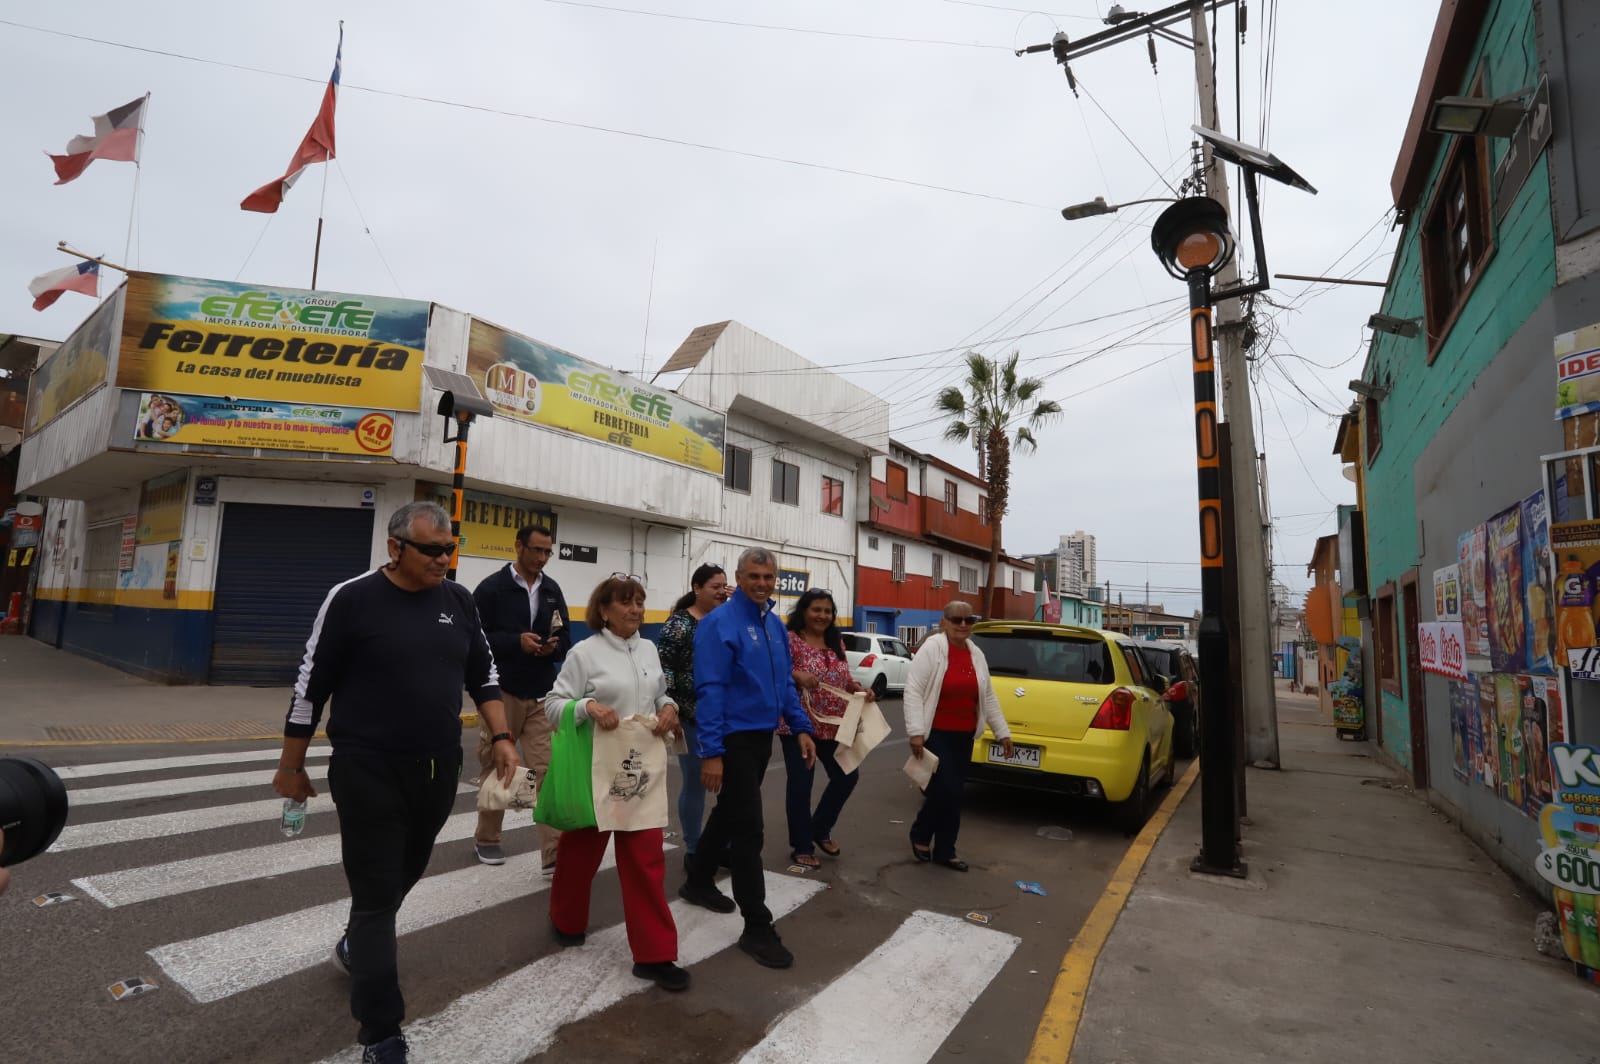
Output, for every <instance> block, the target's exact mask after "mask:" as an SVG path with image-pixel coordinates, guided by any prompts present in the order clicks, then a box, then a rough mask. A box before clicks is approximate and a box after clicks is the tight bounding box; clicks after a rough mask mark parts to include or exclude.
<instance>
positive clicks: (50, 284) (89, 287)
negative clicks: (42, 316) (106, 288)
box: [28, 262, 100, 310]
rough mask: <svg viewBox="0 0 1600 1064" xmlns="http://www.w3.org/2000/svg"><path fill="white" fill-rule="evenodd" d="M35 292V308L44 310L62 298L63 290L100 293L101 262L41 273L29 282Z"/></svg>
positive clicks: (30, 290) (94, 294) (82, 263)
mask: <svg viewBox="0 0 1600 1064" xmlns="http://www.w3.org/2000/svg"><path fill="white" fill-rule="evenodd" d="M28 291H29V292H31V293H33V309H34V310H43V309H45V308H46V307H48V306H49V305H50V304H52V303H54V302H55V301H56V300H58V299H60V298H61V293H62V292H82V293H83V294H84V295H86V296H98V295H99V294H100V264H99V263H98V262H80V263H78V264H77V265H76V266H66V267H63V268H61V269H59V270H51V271H50V272H49V273H41V274H40V275H39V276H37V277H35V278H34V279H33V280H31V281H29V282H28Z"/></svg>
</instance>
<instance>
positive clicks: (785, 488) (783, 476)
mask: <svg viewBox="0 0 1600 1064" xmlns="http://www.w3.org/2000/svg"><path fill="white" fill-rule="evenodd" d="M772 501H773V502H781V503H783V504H784V505H786V506H799V505H800V467H799V466H797V465H794V464H793V463H791V462H785V461H784V460H783V459H781V458H774V459H773V460H772Z"/></svg>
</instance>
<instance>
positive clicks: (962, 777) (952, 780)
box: [911, 728, 972, 861]
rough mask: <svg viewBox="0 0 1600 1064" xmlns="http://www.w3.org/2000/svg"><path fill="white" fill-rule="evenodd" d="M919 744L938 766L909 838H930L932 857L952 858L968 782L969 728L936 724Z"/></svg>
mask: <svg viewBox="0 0 1600 1064" xmlns="http://www.w3.org/2000/svg"><path fill="white" fill-rule="evenodd" d="M922 745H923V749H925V750H927V751H929V752H930V753H932V754H933V755H934V756H935V757H937V758H938V759H939V767H938V768H937V769H935V770H934V772H933V779H931V780H929V781H928V789H927V790H926V791H924V792H923V794H924V798H923V800H922V809H921V811H919V812H918V813H917V819H916V821H915V823H913V824H912V825H911V841H912V842H914V843H916V844H917V845H918V846H926V845H928V844H929V843H930V842H931V843H932V844H933V859H934V860H935V861H950V860H954V859H955V856H956V835H958V834H959V833H960V831H961V791H962V788H963V787H964V786H965V785H966V782H967V766H968V765H970V764H972V732H970V731H967V730H965V729H963V730H961V731H944V730H942V729H939V728H935V729H933V730H932V731H930V732H929V733H928V737H927V739H926V740H924V741H923V744H922Z"/></svg>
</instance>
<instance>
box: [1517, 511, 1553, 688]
mask: <svg viewBox="0 0 1600 1064" xmlns="http://www.w3.org/2000/svg"><path fill="white" fill-rule="evenodd" d="M1555 586H1556V580H1555V569H1554V566H1553V563H1552V561H1551V555H1550V509H1549V507H1548V506H1546V505H1545V499H1544V492H1543V491H1536V492H1534V493H1533V494H1532V495H1530V496H1528V497H1527V498H1526V499H1523V500H1522V587H1523V592H1522V599H1523V605H1524V606H1525V607H1526V608H1527V640H1528V664H1527V666H1526V668H1527V670H1528V671H1529V672H1537V673H1553V672H1555V670H1556V660H1557V659H1556V639H1555V632H1556V623H1555V607H1554V604H1553V603H1552V602H1551V592H1552V589H1554V587H1555Z"/></svg>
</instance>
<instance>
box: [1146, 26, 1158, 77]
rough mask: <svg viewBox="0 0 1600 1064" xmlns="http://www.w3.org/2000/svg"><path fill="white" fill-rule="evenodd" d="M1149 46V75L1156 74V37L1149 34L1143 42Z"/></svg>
mask: <svg viewBox="0 0 1600 1064" xmlns="http://www.w3.org/2000/svg"><path fill="white" fill-rule="evenodd" d="M1145 43H1146V44H1148V45H1149V46H1150V73H1152V74H1154V73H1156V35H1155V34H1154V33H1151V34H1150V35H1149V37H1148V38H1147V39H1146V41H1145Z"/></svg>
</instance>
